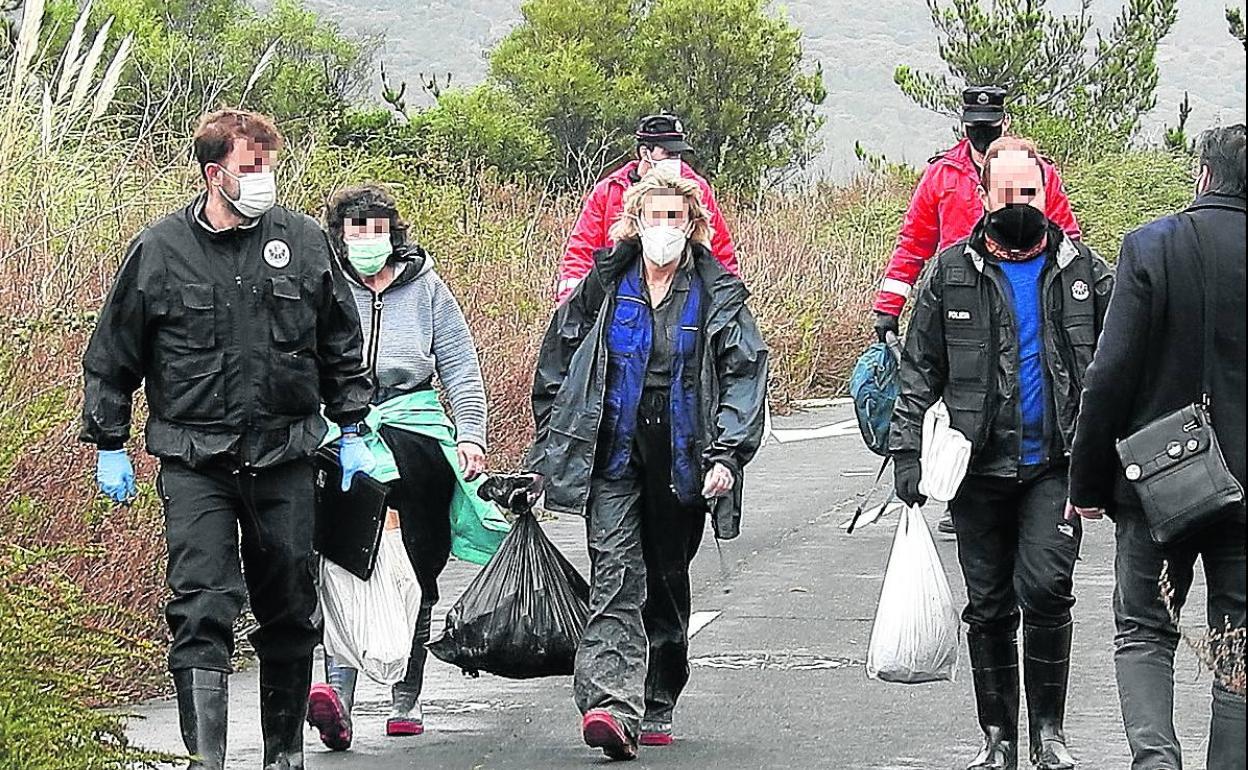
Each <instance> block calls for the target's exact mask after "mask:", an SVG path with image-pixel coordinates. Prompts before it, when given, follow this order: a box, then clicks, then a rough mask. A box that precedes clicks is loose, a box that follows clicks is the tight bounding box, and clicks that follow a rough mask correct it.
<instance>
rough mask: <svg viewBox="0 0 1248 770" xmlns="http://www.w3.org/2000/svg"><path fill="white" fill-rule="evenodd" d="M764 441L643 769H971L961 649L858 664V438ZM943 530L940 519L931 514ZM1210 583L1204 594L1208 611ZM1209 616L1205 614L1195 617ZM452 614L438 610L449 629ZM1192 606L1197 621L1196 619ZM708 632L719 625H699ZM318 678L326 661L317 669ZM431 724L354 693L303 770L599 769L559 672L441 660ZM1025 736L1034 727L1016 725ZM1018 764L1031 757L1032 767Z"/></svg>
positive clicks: (1089, 747)
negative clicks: (853, 527)
mask: <svg viewBox="0 0 1248 770" xmlns="http://www.w3.org/2000/svg"><path fill="white" fill-rule="evenodd" d="M849 417H850V414H849V412H848V411H847V410H846V409H845V408H844V407H831V408H827V409H819V410H814V411H810V412H806V413H803V414H799V415H796V416H793V417H787V418H781V419H777V421H776V427H777V428H780V429H803V428H812V427H818V426H827V425H832V424H837V423H842V422H843V421H844V420H846V419H848V418H849ZM832 432H833V433H839V434H840V435H833V436H832V437H828V438H808V439H806V440H801V441H794V442H792V443H772V444H770V445H769V446H767V447H765V448H764V449H763V451H762V452H761V453H760V455H759V457H758V459H757V460H756V461H755V462H754V464H753V465H751V466H750V468H749V472H748V477H747V481H746V484H747V494H746V498H747V499H746V507H747V510H746V518H745V520H744V522H743V528H742V534H741V536H740V537H739V538H738V539H736V540H733V541H730V542H727V543H723V544H721V548H720V550H719V551H718V552H717V549H716V547H715V544H714V542H713V541H712V540H711V538H710V537H709V532H708V538H707V540H706V541H705V542H704V545H703V549H702V552H701V553H700V554H699V556H698V558H697V560H696V561H695V563H694V610H695V612H697V613H699V614H698V615H696V616H695V620H696V621H697V622H699V623H705V625H703V626H702V627H701V629H700V630H699V631H698V632H697V634H696V635H695V637H694V639H693V642H692V655H693V663H694V670H693V677H692V680H691V683H690V686H689V689H688V690H687V691H686V694H685V695H684V697H683V698H682V700H681V707H680V709H679V711H678V712H677V732H678V741H677V743H676V745H675V746H673V747H669V748H662V749H643V751H642V755H641V758H640V760H639V761H638V762H635V763H633V764H632V765H630V767H635V768H651V767H654V768H659V767H663V768H712V767H724V768H816V767H818V768H848V769H854V770H859V769H861V770H876V769H883V768H940V769H941V770H945V769H946V768H958V769H959V770H960V768H962V767H965V761H966V759H967V758H968V757H969V756H970V754H972V753H973V752H974V750H975V748H976V747H975V745H974V744H975V741H976V725H975V717H974V711H973V702H972V697H971V690H970V674H969V670H968V668H967V661H966V653H965V650H963V652H962V659H961V661H960V662H959V676H958V679H957V681H956V682H942V683H936V684H929V685H916V686H905V685H895V684H883V683H879V682H873V681H870V680H868V679H867V677H866V675H865V673H864V665H863V661H864V658H865V655H866V647H867V641H868V638H869V636H870V631H871V622H872V617H873V612H874V608H875V603H876V599H877V596H878V593H879V589H880V584H881V579H882V574H883V570H884V565H885V563H886V561H887V557H888V549H889V545H890V543H891V538H892V530H893V525H894V524H895V522H896V517H895V516H892V517H888V518H884V519H881V520H880V521H879V522H877V523H875V524H873V525H871V526H868V527H866V528H863V529H860V530H858V531H856V532H855V533H854V534H853V535H847V534H846V533H845V531H844V529H843V528H842V524H843V522H844V521H845V520H846V519H847V518H848V517H849V515H850V513H851V512H852V510H853V508H854V506H855V505H856V496H858V495H860V494H861V493H863V492H864V491H865V490H867V489H868V488H869V486H870V483H871V482H872V481H873V480H874V475H875V471H876V470H877V469H878V463H877V462H876V458H875V457H874V455H871V454H869V453H868V452H867V451H866V450H865V449H863V448H862V446H861V442H860V440H859V439H858V438H857V435H856V433H855V432H854V431H853V430H852V429H850V430H840V431H832ZM926 513H927V515H928V517H929V519H930V520H931V521H932V522H933V524H934V522H935V519H936V518H937V517H938V516H939V513H940V512H939V511H937V510H929V511H926ZM547 532H548V533H549V534H550V535H551V537H552V539H554V540H555V541H556V543H557V544H559V546H560V547H561V548H562V549H563V550H564V552H565V553H567V554H568V555H569V556H570V557H571V558H572V559H573V561H574V562H575V563H577V564H578V566H580V567H581V568H582V569H584V566H585V563H586V558H585V554H584V545H583V525H582V523H581V521H580V519H576V518H569V517H564V518H561V519H559V520H557V521H554V522H552V523H550V524H549V525H547ZM937 546H938V550H939V551H940V555H941V558H942V559H943V561H944V566H945V569H946V571H947V572H948V574H949V576H950V580H951V584H952V586H953V590H954V594H955V598H956V600H957V601H958V602H959V604H960V603H961V602H962V601H963V600H964V593H963V591H962V587H961V578H960V575H959V574H958V571H957V564H956V558H955V548H956V544H955V543H954V542H953V541H952V540H941V541H938V543H937ZM1112 565H1113V555H1112V532H1111V529H1110V527H1109V525H1108V524H1104V525H1099V526H1098V525H1093V526H1092V527H1090V528H1089V532H1088V533H1087V536H1086V537H1085V540H1084V553H1083V559H1082V561H1081V562H1080V564H1079V567H1078V570H1077V573H1076V582H1077V586H1078V588H1077V594H1078V598H1079V604H1078V606H1077V607H1076V609H1075V615H1076V629H1075V651H1074V654H1075V659H1076V666H1077V668H1076V670H1075V675H1074V676H1073V678H1072V679H1073V681H1072V683H1071V695H1070V701H1071V705H1070V716H1069V719H1068V725H1067V727H1068V732H1069V737H1070V743H1071V746H1072V748H1073V751H1074V753H1075V754H1076V756H1077V757H1079V758H1080V759H1081V760H1082V763H1083V764H1082V767H1084V768H1085V769H1090V768H1096V769H1097V770H1108V769H1109V768H1124V767H1127V766H1128V764H1129V761H1128V758H1127V754H1126V743H1125V741H1124V739H1123V737H1122V729H1121V723H1120V719H1119V712H1118V707H1117V693H1116V690H1115V686H1114V679H1113V665H1112V661H1111V658H1110V653H1111V648H1112V620H1111V616H1110V593H1111V590H1112V583H1113V580H1112ZM472 573H473V570H472V569H471V568H469V567H468V565H463V564H452V565H451V566H450V567H448V569H447V572H446V574H445V576H444V581H445V584H444V589H443V592H442V593H443V596H444V597H445V603H446V604H448V605H449V603H450V602H451V601H453V600H454V598H455V597H456V596H457V595H458V594H459V592H460V591H461V590H462V589H463V587H464V586H465V585H466V584H467V582H468V580H469V579H470V578H471V576H472ZM1203 596H1204V593H1203V586H1197V587H1196V588H1195V589H1194V591H1193V597H1192V600H1193V602H1203ZM1193 606H1199V605H1193ZM445 609H446V608H445V607H443V608H439V610H438V613H437V614H436V615H435V618H436V620H435V634H436V633H437V632H438V631H439V630H440V626H441V620H440V619H441V618H442V617H444V616H445ZM1200 614H1201V613H1192V614H1191V617H1192V618H1197V617H1199V616H1200ZM708 621H709V622H708ZM1180 660H1182V661H1183V664H1182V665H1180V667H1179V671H1178V673H1177V676H1176V678H1177V679H1178V688H1177V689H1178V692H1177V696H1176V697H1177V703H1178V708H1177V710H1178V712H1179V724H1180V734H1181V737H1182V738H1183V739H1184V744H1185V746H1186V747H1187V751H1188V754H1189V758H1188V765H1187V766H1188V767H1189V768H1196V769H1197V770H1199V769H1200V768H1203V767H1204V756H1203V755H1204V738H1205V729H1206V727H1205V726H1206V720H1207V714H1208V687H1209V677H1208V675H1206V674H1203V673H1201V672H1200V671H1199V670H1198V667H1197V666H1196V664H1195V661H1194V658H1192V657H1191V656H1188V655H1185V654H1182V653H1181V655H1180ZM318 671H319V667H318ZM428 677H429V681H428V683H427V686H426V693H427V696H428V700H427V701H426V709H425V715H426V725H427V728H428V732H427V733H426V734H425V735H423V736H421V737H417V738H404V739H391V738H386V737H385V736H384V735H383V727H384V721H385V714H386V710H387V708H388V693H387V691H385V690H384V689H383V688H381V687H380V686H377V685H374V684H372V683H368V684H365V685H363V686H362V689H361V692H360V694H359V703H358V707H357V710H356V736H357V737H356V743H355V747H354V748H353V749H352V751H350V752H348V753H344V754H330V753H328V752H326V751H325V750H324V749H323V748H322V747H321V746H320V745H319V743H318V742H317V741H316V736H315V735H314V734H313V733H312V732H311V731H309V732H308V733H307V735H306V738H307V752H308V760H307V763H308V767H309V768H310V769H311V770H321V769H322V768H324V769H326V770H328V769H330V768H333V769H335V770H338V769H341V770H383V769H384V770H390V768H517V769H523V770H537V769H539V768H571V767H585V766H594V765H598V764H604V762H603V761H602V760H601V759H600V756H599V755H597V754H596V753H595V752H592V751H590V750H589V749H587V748H586V747H585V746H583V745H582V744H581V742H580V740H579V732H578V727H579V719H578V715H577V712H576V708H575V706H574V705H573V702H572V688H571V681H570V679H568V678H557V679H545V680H534V681H527V682H514V681H508V680H504V679H499V678H495V677H490V676H488V675H483V676H482V677H481V678H480V679H468V678H465V677H463V676H461V675H460V674H459V672H458V670H456V669H453V668H451V667H450V666H447V665H445V664H443V663H441V662H440V661H437V660H434V659H431V662H430V670H429V672H428ZM231 681H232V688H233V694H232V701H231V708H232V720H231V721H232V723H233V730H232V733H231V740H230V745H231V755H230V765H229V766H230V768H258V767H259V764H260V762H259V743H260V741H259V734H258V722H257V707H256V700H257V696H256V676H255V672H254V671H250V672H243V673H240V674H238V675H236V676H235V677H233V679H232V680H231ZM136 710H137V713H138V715H139V717H141V718H138V719H135V720H134V721H132V723H131V728H130V734H131V736H132V737H133V738H134V739H135V740H136V741H138V742H139V743H141V744H143V745H146V746H150V747H153V748H163V749H169V750H178V749H180V744H179V739H178V733H177V716H176V710H175V709H174V707H173V704H172V703H171V702H169V701H161V702H156V703H151V704H145V705H143V706H141V707H138V708H137V709H136ZM1024 724H1025V722H1024ZM1024 766H1026V765H1024Z"/></svg>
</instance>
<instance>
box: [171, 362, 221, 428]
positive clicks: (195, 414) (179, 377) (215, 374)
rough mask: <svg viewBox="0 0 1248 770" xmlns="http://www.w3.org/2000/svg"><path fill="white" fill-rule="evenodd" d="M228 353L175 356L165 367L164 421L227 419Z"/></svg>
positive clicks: (197, 421)
mask: <svg viewBox="0 0 1248 770" xmlns="http://www.w3.org/2000/svg"><path fill="white" fill-rule="evenodd" d="M224 369H225V352H224V351H220V350H218V351H214V352H211V353H206V354H199V355H188V356H175V357H173V358H170V359H169V360H168V363H167V364H166V366H165V369H164V371H165V377H164V384H165V388H164V396H165V398H164V402H165V408H164V409H163V410H162V412H163V413H162V414H161V415H160V416H161V417H163V418H165V419H166V420H169V421H171V422H194V423H204V422H209V421H220V420H224V419H225V376H224Z"/></svg>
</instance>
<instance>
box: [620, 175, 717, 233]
mask: <svg viewBox="0 0 1248 770" xmlns="http://www.w3.org/2000/svg"><path fill="white" fill-rule="evenodd" d="M656 192H664V193H669V194H671V195H679V196H680V197H682V198H684V199H685V204H686V205H687V206H688V207H689V221H690V222H691V223H692V225H693V229H692V231H691V232H690V234H689V240H690V241H692V242H695V243H701V244H702V245H704V246H710V244H711V236H712V235H714V232H715V231H714V230H713V229H712V228H711V216H710V213H709V212H708V211H707V209H706V204H705V203H703V201H702V187H701V185H699V184H698V183H697V182H696V181H694V180H692V179H686V178H684V177H673V176H671V175H670V174H667V173H666V172H664V171H659V170H657V169H651V170H650V171H649V172H647V173H646V175H645V176H643V177H642V178H641V180H640V181H638V182H637V184H635V185H633V186H632V187H629V188H628V189H627V190H625V191H624V208H623V210H622V211H620V216H619V218H618V219H616V220H615V222H614V223H613V224H612V225H611V231H610V233H609V235H610V236H611V240H613V241H615V242H616V243H619V242H621V241H626V240H629V239H631V238H636V237H637V236H638V230H637V220H638V219H639V218H640V217H641V207H642V204H643V203H645V201H646V198H647V197H649V196H650V195H651V194H653V193H656Z"/></svg>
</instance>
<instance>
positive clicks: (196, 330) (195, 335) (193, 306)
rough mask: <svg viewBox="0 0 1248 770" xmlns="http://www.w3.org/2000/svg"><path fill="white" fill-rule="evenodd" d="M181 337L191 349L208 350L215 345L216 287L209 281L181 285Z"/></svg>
mask: <svg viewBox="0 0 1248 770" xmlns="http://www.w3.org/2000/svg"><path fill="white" fill-rule="evenodd" d="M181 294H182V323H181V330H182V338H183V340H184V341H185V343H186V347H188V348H190V349H192V350H210V349H212V348H215V347H216V346H217V297H216V288H215V287H214V286H213V285H212V284H210V283H191V284H187V285H185V286H183V287H182V291H181Z"/></svg>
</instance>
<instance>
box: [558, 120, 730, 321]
mask: <svg viewBox="0 0 1248 770" xmlns="http://www.w3.org/2000/svg"><path fill="white" fill-rule="evenodd" d="M636 136H637V160H633V161H629V162H628V163H626V164H624V166H623V167H621V168H619V169H617V170H615V171H613V172H611V173H610V174H608V175H607V176H606V177H605V178H603V179H602V180H600V181H599V182H598V184H596V185H594V189H593V191H592V192H590V194H589V198H587V199H586V201H585V207H584V208H582V209H581V215H580V216H579V217H577V219H576V226H575V227H574V228H573V229H572V234H571V235H570V236H568V243H567V246H565V247H564V251H563V259H561V260H559V283H558V286H557V288H556V292H555V301H556V302H558V303H562V302H563V301H564V300H565V299H567V298H568V296H569V295H571V294H572V290H573V289H575V288H576V285H577V284H578V283H580V282H581V281H582V280H583V279H584V278H585V276H587V275H589V271H590V268H592V267H593V266H594V252H595V251H597V250H598V249H606V248H610V247H611V246H613V245H614V244H613V243H612V242H611V239H610V237H609V236H608V235H607V231H608V230H609V229H611V225H612V224H613V223H614V222H615V220H616V219H617V218H618V217H619V216H620V212H621V211H622V210H623V208H624V191H625V190H627V189H628V188H629V187H631V186H632V185H633V184H634V183H635V182H637V181H638V180H640V179H641V177H642V175H644V174H645V173H646V172H647V171H649V170H650V169H652V168H663V167H664V166H670V167H671V169H672V171H676V170H677V169H679V173H680V175H681V176H683V177H688V178H689V179H693V180H694V181H696V182H697V183H698V186H699V187H701V188H702V202H703V203H705V204H706V208H707V211H708V212H709V213H710V215H711V228H712V230H713V231H714V233H713V235H712V237H711V252H712V253H713V254H714V255H715V258H716V259H718V260H719V261H720V262H721V263H723V265H724V267H726V268H728V270H729V272H731V273H733V274H734V275H737V274H739V273H740V269H739V268H738V267H737V255H736V248H735V247H734V246H733V245H732V235H731V234H730V233H729V232H728V225H727V223H725V222H724V217H723V215H722V214H721V213H720V211H719V204H718V203H716V202H715V193H714V192H713V191H712V190H711V185H710V184H709V183H708V182H707V181H706V180H705V179H703V178H702V177H700V176H698V175H697V174H696V173H694V170H693V169H692V168H690V167H689V164H687V163H685V162H684V161H683V160H681V156H682V155H684V154H685V153H692V152H693V147H691V146H690V145H689V143H688V142H687V141H685V127H684V125H683V124H682V123H681V121H680V118H678V117H676V116H675V115H671V114H668V113H663V114H659V115H649V116H647V117H644V118H642V119H641V122H640V123H639V124H638V126H637V133H636Z"/></svg>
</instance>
